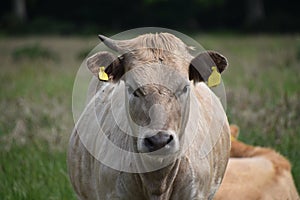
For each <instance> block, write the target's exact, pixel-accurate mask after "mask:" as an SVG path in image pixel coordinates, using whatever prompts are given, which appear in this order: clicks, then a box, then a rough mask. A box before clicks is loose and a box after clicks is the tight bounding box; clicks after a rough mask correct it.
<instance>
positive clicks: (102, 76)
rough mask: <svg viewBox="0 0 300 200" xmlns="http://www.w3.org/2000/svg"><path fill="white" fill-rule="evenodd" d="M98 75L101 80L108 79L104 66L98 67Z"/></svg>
mask: <svg viewBox="0 0 300 200" xmlns="http://www.w3.org/2000/svg"><path fill="white" fill-rule="evenodd" d="M98 77H99V79H100V80H101V81H108V75H107V73H106V72H105V67H100V69H99V74H98Z"/></svg>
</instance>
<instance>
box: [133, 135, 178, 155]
mask: <svg viewBox="0 0 300 200" xmlns="http://www.w3.org/2000/svg"><path fill="white" fill-rule="evenodd" d="M157 134H160V135H157ZM149 135H150V136H149ZM156 137H157V138H156ZM160 140H163V141H160ZM164 140H165V141H164ZM179 149H180V144H179V140H178V137H177V135H176V133H175V132H174V131H160V132H159V133H156V134H153V133H152V134H143V137H140V138H138V140H137V150H138V152H139V153H145V154H147V155H149V156H162V157H164V156H171V155H176V154H178V152H179Z"/></svg>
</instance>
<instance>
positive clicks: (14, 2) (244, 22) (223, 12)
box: [0, 0, 300, 34]
mask: <svg viewBox="0 0 300 200" xmlns="http://www.w3.org/2000/svg"><path fill="white" fill-rule="evenodd" d="M0 4H1V6H0V13H1V14H0V31H1V32H3V33H15V34H24V33H62V34H64V33H65V34H69V33H73V34H82V33H94V32H95V31H99V30H120V29H128V28H135V27H142V26H161V27H167V28H173V29H185V30H191V31H195V30H197V31H199V30H212V31H215V30H233V31H247V32H298V31H300V12H299V6H300V1H299V0H172V1H171V0H101V1H100V0H87V1H82V0H72V1H64V0H2V1H1V3H0Z"/></svg>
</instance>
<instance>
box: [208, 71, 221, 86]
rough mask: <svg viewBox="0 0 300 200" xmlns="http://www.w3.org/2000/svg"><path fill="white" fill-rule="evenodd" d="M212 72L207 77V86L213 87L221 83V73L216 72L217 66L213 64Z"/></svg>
mask: <svg viewBox="0 0 300 200" xmlns="http://www.w3.org/2000/svg"><path fill="white" fill-rule="evenodd" d="M211 69H212V73H211V75H210V76H209V77H208V81H207V85H208V87H215V86H217V85H219V84H220V83H221V74H220V73H219V72H218V70H217V67H216V66H213V67H212V68H211Z"/></svg>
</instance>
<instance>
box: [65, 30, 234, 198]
mask: <svg viewBox="0 0 300 200" xmlns="http://www.w3.org/2000/svg"><path fill="white" fill-rule="evenodd" d="M99 37H100V39H101V40H102V41H103V42H104V43H105V44H106V45H107V46H108V47H110V48H111V49H112V50H114V51H116V52H118V53H120V54H121V55H120V56H119V57H116V56H114V55H113V54H112V53H109V52H99V53H96V54H95V55H93V56H92V57H90V58H89V59H88V60H87V66H88V68H89V69H90V70H91V72H92V73H93V74H94V75H95V76H96V77H99V79H97V81H95V82H94V84H92V86H91V89H90V92H91V93H92V95H91V94H89V95H90V96H92V98H91V99H90V102H89V104H88V105H87V107H86V109H85V111H84V112H83V114H82V116H81V117H80V119H79V120H78V122H77V124H76V126H75V128H74V131H73V134H72V136H71V139H70V145H69V151H68V168H69V175H70V178H71V182H72V184H73V187H74V189H75V191H76V193H77V195H78V198H79V199H92V200H95V199H101V200H104V199H109V200H111V199H130V200H141V199H146V200H166V199H174V200H176V199H178V200H183V199H184V200H188V199H205V200H206V199H213V197H214V194H215V192H216V191H217V189H218V188H219V186H220V184H221V181H222V178H223V175H224V172H225V168H226V165H227V161H228V157H229V151H230V130H229V124H228V121H227V117H226V114H225V112H224V110H223V108H222V105H221V103H220V101H219V99H218V97H216V96H215V94H214V93H213V92H212V91H211V90H210V89H209V88H208V86H207V85H206V84H205V83H204V82H205V81H207V80H208V78H209V76H210V75H211V72H212V67H213V66H216V67H217V70H218V71H219V72H222V71H223V70H224V69H225V68H226V67H227V60H226V59H225V58H224V57H223V56H222V55H220V54H219V53H217V52H214V51H209V52H203V53H201V54H199V55H198V56H196V57H192V56H191V54H190V53H189V48H188V47H187V46H186V44H184V43H183V42H182V41H181V40H180V39H178V38H177V37H175V36H174V35H172V34H169V33H159V34H145V35H141V36H139V37H136V38H134V39H131V40H122V41H115V40H111V39H109V38H106V37H104V36H99ZM102 66H104V67H105V72H103V67H102ZM106 75H107V77H106ZM106 79H108V82H103V81H102V80H106Z"/></svg>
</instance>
